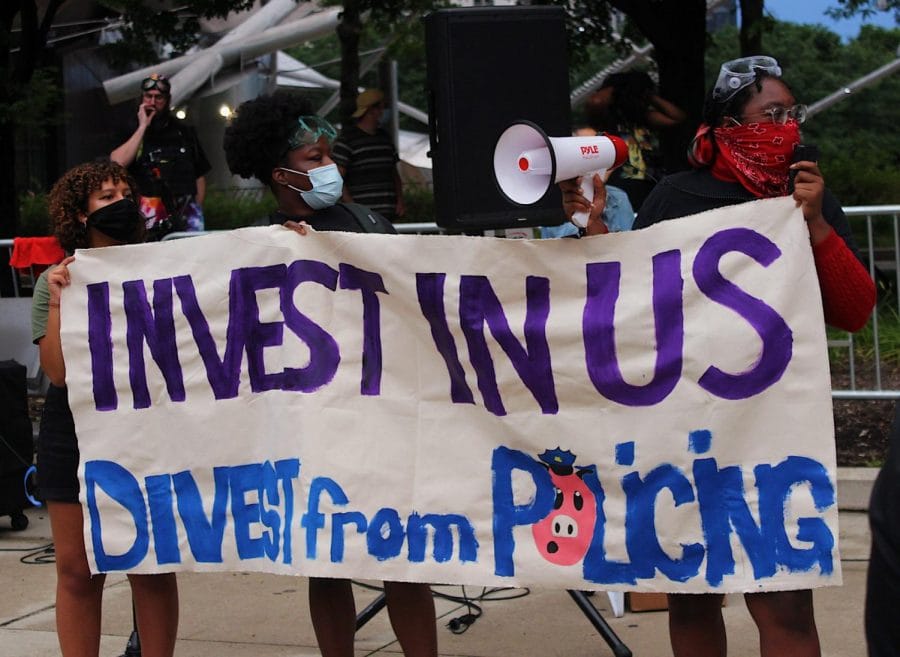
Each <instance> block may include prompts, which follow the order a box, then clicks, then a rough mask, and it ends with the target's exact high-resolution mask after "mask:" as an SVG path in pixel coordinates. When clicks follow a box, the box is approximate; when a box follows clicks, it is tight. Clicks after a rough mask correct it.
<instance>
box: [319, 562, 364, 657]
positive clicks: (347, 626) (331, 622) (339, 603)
mask: <svg viewBox="0 0 900 657" xmlns="http://www.w3.org/2000/svg"><path fill="white" fill-rule="evenodd" d="M309 615H310V618H311V619H312V624H313V629H314V630H315V632H316V641H317V642H318V643H319V650H320V651H321V652H322V657H353V636H354V635H355V634H356V603H355V602H354V600H353V589H352V588H351V584H350V580H349V579H331V578H327V577H310V578H309Z"/></svg>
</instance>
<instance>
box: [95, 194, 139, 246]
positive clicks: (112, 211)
mask: <svg viewBox="0 0 900 657" xmlns="http://www.w3.org/2000/svg"><path fill="white" fill-rule="evenodd" d="M143 223H144V217H143V215H142V214H141V211H140V210H139V209H138V206H137V205H136V204H135V202H134V201H133V200H131V199H130V198H123V199H121V200H119V201H116V202H115V203H110V204H109V205H104V206H103V207H102V208H100V209H99V210H95V211H94V212H92V213H91V214H90V215H89V216H88V218H87V226H88V228H96V229H97V230H99V231H100V232H101V233H103V234H104V235H106V236H107V237H111V238H112V239H114V240H116V241H117V242H122V243H123V244H136V243H138V242H140V241H141V239H140V238H141V229H142V227H143Z"/></svg>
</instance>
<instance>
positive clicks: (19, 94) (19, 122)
mask: <svg viewBox="0 0 900 657" xmlns="http://www.w3.org/2000/svg"><path fill="white" fill-rule="evenodd" d="M59 89H60V81H59V73H58V70H57V69H56V68H53V67H43V68H38V69H36V70H35V71H34V73H33V75H32V77H31V79H30V80H29V81H28V82H25V83H13V90H12V93H11V94H10V96H9V101H8V102H2V101H0V122H2V123H8V122H9V123H13V124H14V125H15V126H16V127H17V129H19V130H25V131H28V132H29V133H30V134H31V135H32V136H34V137H39V136H43V135H44V134H46V132H47V127H48V126H50V125H60V124H62V123H63V122H64V118H65V117H64V116H63V115H61V114H60V113H59V112H58V108H59V104H60V100H61V99H60V95H59Z"/></svg>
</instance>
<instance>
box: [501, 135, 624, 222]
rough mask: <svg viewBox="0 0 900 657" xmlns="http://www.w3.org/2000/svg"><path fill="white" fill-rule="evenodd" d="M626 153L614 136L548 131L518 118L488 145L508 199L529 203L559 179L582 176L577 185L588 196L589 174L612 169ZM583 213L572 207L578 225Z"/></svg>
mask: <svg viewBox="0 0 900 657" xmlns="http://www.w3.org/2000/svg"><path fill="white" fill-rule="evenodd" d="M627 157H628V146H627V145H626V144H625V142H624V141H622V140H621V139H619V138H618V137H611V136H608V135H597V136H596V137H548V136H547V135H546V133H545V132H544V131H543V130H541V129H540V128H539V127H538V126H536V125H535V124H534V123H532V122H530V121H518V122H516V123H513V124H512V125H511V126H509V127H508V128H507V129H506V130H504V131H503V134H502V135H500V139H498V140H497V145H496V146H495V147H494V177H495V178H496V179H497V184H498V185H499V186H500V191H502V192H503V195H504V196H506V198H508V199H509V200H510V201H512V202H513V203H518V204H519V205H531V204H532V203H536V202H537V201H538V200H540V198H541V197H542V196H543V195H544V194H546V193H547V190H548V189H550V185H552V184H554V183H558V182H559V181H560V180H568V179H569V178H575V177H577V176H582V177H583V179H582V182H581V190H582V191H583V192H584V195H585V197H586V198H587V200H588V201H592V200H593V199H594V174H595V173H600V174H602V173H603V172H605V171H607V170H608V169H615V168H616V167H617V166H620V165H621V164H622V163H623V162H624V161H625V160H626V158H627ZM587 221H588V213H587V212H576V213H575V214H574V215H573V216H572V223H574V224H575V225H576V226H581V227H582V228H584V227H585V226H587Z"/></svg>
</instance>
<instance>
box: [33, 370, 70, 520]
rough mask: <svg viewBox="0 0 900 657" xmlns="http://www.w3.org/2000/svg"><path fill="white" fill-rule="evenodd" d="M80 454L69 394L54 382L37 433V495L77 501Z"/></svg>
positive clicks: (56, 500) (49, 498)
mask: <svg viewBox="0 0 900 657" xmlns="http://www.w3.org/2000/svg"><path fill="white" fill-rule="evenodd" d="M78 458H79V456H78V438H76V436H75V422H74V421H73V419H72V411H71V409H70V408H69V397H68V394H67V392H66V389H65V388H58V387H56V386H54V385H51V386H50V388H49V389H48V390H47V398H46V400H45V401H44V411H43V414H42V415H41V428H40V431H39V433H38V443H37V495H38V499H41V500H45V501H50V502H74V503H76V504H77V503H78V491H79V484H78Z"/></svg>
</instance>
